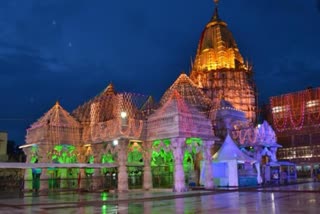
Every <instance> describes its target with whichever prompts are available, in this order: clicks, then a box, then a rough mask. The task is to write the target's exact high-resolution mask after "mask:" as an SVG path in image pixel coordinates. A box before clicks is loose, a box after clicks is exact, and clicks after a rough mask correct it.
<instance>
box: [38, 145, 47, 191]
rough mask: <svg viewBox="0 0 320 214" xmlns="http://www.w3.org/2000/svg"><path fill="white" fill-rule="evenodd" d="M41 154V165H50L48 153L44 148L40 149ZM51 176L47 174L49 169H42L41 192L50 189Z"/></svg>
mask: <svg viewBox="0 0 320 214" xmlns="http://www.w3.org/2000/svg"><path fill="white" fill-rule="evenodd" d="M39 154H41V159H40V162H41V163H49V161H48V156H47V151H46V150H45V149H43V147H42V146H41V147H39ZM48 181H49V176H48V173H47V168H42V170H41V175H40V188H39V190H40V191H43V190H48V189H49V182H48Z"/></svg>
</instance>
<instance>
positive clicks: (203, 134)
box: [147, 90, 216, 140]
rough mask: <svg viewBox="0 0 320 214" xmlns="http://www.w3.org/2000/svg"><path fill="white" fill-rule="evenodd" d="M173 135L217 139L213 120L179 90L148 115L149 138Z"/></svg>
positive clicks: (162, 137)
mask: <svg viewBox="0 0 320 214" xmlns="http://www.w3.org/2000/svg"><path fill="white" fill-rule="evenodd" d="M173 137H200V138H203V139H211V140H215V139H216V138H215V137H214V134H213V131H212V124H211V121H210V120H209V119H208V118H207V117H206V116H205V115H204V114H203V113H201V112H199V110H198V109H197V108H195V107H194V106H192V105H189V104H188V103H187V102H185V100H184V99H183V97H182V96H181V95H180V94H179V92H178V91H177V90H174V91H173V92H172V93H171V96H170V97H169V98H168V100H167V101H166V102H165V103H164V104H163V105H162V106H161V107H160V108H158V109H157V110H156V111H155V112H154V113H153V114H151V115H150V116H149V117H148V134H147V139H148V140H155V139H164V138H173Z"/></svg>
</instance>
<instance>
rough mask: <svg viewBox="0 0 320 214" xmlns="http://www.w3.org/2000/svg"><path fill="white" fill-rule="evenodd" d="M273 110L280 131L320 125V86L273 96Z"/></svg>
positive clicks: (276, 125) (274, 119)
mask: <svg viewBox="0 0 320 214" xmlns="http://www.w3.org/2000/svg"><path fill="white" fill-rule="evenodd" d="M271 110H272V116H273V124H274V126H275V128H276V129H277V131H279V132H283V131H286V130H290V129H293V130H301V129H302V128H303V127H304V126H307V125H311V126H314V125H315V126H320V88H315V89H307V90H304V91H300V92H296V93H293V94H285V95H281V96H277V97H272V98H271Z"/></svg>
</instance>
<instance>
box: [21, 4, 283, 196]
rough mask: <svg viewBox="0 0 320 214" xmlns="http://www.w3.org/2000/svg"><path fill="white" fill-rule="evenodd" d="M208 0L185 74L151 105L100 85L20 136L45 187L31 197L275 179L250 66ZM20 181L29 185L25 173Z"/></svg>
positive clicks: (271, 137)
mask: <svg viewBox="0 0 320 214" xmlns="http://www.w3.org/2000/svg"><path fill="white" fill-rule="evenodd" d="M215 2H216V8H215V10H214V13H213V16H212V18H211V19H210V21H209V22H208V23H207V24H206V26H205V28H204V30H203V32H202V34H201V35H200V40H199V44H198V49H197V51H196V57H195V60H194V63H193V67H192V69H191V71H190V75H187V74H185V73H182V74H180V75H179V76H178V78H177V79H176V80H175V81H173V84H172V85H171V86H170V87H169V88H168V89H167V90H166V92H165V93H164V95H163V96H162V98H161V100H160V102H156V101H155V100H154V99H153V98H152V96H144V95H140V94H135V93H128V92H118V91H117V90H116V86H114V85H113V84H109V85H108V86H107V87H106V88H105V89H104V90H102V91H101V92H100V93H99V94H97V95H96V96H94V97H93V98H92V99H90V100H88V101H87V102H85V103H83V104H81V105H79V107H77V108H76V109H75V110H73V111H71V112H67V111H66V110H65V109H64V108H63V107H62V105H61V104H60V103H59V102H56V103H55V104H54V105H53V107H52V108H51V109H50V110H49V111H48V112H46V113H45V114H44V115H43V116H42V117H41V118H40V119H38V121H36V122H35V123H33V124H32V125H31V126H30V127H29V128H28V129H27V135H26V144H25V145H23V146H22V147H23V150H24V152H25V153H26V155H27V163H36V164H38V165H39V167H41V168H42V172H41V178H43V179H44V180H45V181H46V182H42V183H41V187H40V188H41V189H48V188H80V187H83V186H86V185H87V184H88V182H87V181H90V182H89V183H90V187H91V188H115V189H117V190H118V191H127V190H128V189H131V188H136V187H140V188H144V189H146V190H148V189H151V188H154V187H170V188H173V190H174V191H177V192H182V191H186V190H187V189H188V187H189V186H194V185H203V186H204V187H205V188H213V187H214V186H215V185H229V186H239V185H250V184H257V183H261V182H262V179H265V180H266V181H271V180H272V179H275V178H273V177H272V176H273V173H275V172H276V169H275V167H277V166H278V171H277V172H278V174H279V173H280V171H279V170H280V168H279V167H280V165H281V164H279V163H278V162H277V158H276V151H277V149H278V147H281V146H280V145H279V144H277V138H276V136H275V133H274V131H273V129H272V128H271V126H270V125H269V124H268V123H267V122H264V123H263V124H262V125H259V126H255V125H256V118H257V116H256V110H257V106H256V105H257V97H256V87H255V84H254V80H253V71H252V66H251V65H250V64H249V63H248V62H246V61H245V60H244V59H243V56H242V55H241V53H240V50H239V48H238V46H237V43H236V41H235V39H234V38H233V35H232V33H231V31H230V30H229V29H228V27H227V23H226V22H224V21H222V19H221V18H220V16H219V14H218V6H217V3H218V1H215ZM270 163H272V164H270ZM41 164H42V165H41ZM59 164H60V165H61V166H63V167H59ZM81 164H83V165H81ZM261 165H263V167H264V168H263V169H264V171H263V173H264V174H263V175H262V174H261V173H260V171H261V169H262V168H261ZM50 166H54V167H50ZM222 169H226V170H225V171H221V170H222ZM219 170H220V171H219ZM288 170H289V167H288V168H286V169H284V168H282V171H285V172H287V171H288ZM217 172H220V173H217ZM287 177H289V175H288V176H287ZM25 179H26V180H28V179H29V180H30V179H32V175H31V169H28V170H26V173H25ZM57 182H59V183H57ZM25 188H26V189H27V188H30V185H29V184H27V183H26V184H25Z"/></svg>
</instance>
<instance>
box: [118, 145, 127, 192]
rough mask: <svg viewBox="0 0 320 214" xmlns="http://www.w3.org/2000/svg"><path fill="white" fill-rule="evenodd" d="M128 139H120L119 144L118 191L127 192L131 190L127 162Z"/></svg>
mask: <svg viewBox="0 0 320 214" xmlns="http://www.w3.org/2000/svg"><path fill="white" fill-rule="evenodd" d="M128 143H129V140H128V139H120V140H119V142H118V146H117V147H118V148H117V151H118V191H119V192H126V191H128V190H129V186H128V172H127V160H128V151H127V150H128Z"/></svg>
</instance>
